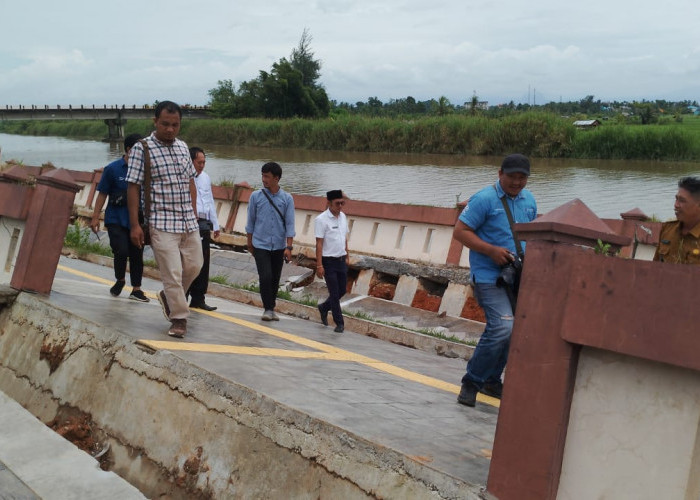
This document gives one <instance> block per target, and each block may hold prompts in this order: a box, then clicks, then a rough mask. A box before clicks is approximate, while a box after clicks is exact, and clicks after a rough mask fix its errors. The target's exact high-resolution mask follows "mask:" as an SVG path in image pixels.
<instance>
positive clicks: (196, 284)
mask: <svg viewBox="0 0 700 500" xmlns="http://www.w3.org/2000/svg"><path fill="white" fill-rule="evenodd" d="M199 236H200V238H201V239H202V257H204V263H203V264H202V270H201V271H200V272H199V275H198V276H197V277H196V278H195V279H194V281H193V282H192V284H191V285H190V289H189V290H187V295H189V296H190V297H192V302H195V303H197V302H200V303H201V302H204V296H205V295H206V293H207V288H209V257H210V254H211V250H210V249H209V244H210V243H211V231H209V230H206V231H204V230H201V229H200V230H199Z"/></svg>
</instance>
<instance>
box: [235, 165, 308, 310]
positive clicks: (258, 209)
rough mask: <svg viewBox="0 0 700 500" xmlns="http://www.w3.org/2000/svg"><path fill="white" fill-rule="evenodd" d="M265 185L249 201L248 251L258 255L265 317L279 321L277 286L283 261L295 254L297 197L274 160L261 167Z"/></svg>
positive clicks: (246, 228) (256, 259)
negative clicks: (284, 186)
mask: <svg viewBox="0 0 700 500" xmlns="http://www.w3.org/2000/svg"><path fill="white" fill-rule="evenodd" d="M260 171H261V174H262V184H263V187H262V188H260V189H259V190H257V191H254V192H253V194H251V195H250V200H249V201H248V220H247V222H246V226H245V232H246V238H247V243H248V252H250V254H251V255H253V257H254V258H255V265H256V267H257V268H258V278H259V281H260V298H261V299H262V303H263V309H264V310H265V312H264V313H263V315H262V320H263V321H279V317H278V316H277V314H276V313H275V305H276V304H277V289H278V288H279V285H280V278H281V276H282V265H283V263H284V262H285V261H286V262H289V261H290V259H291V258H292V248H293V247H292V244H293V241H294V236H295V234H296V232H295V230H294V199H293V198H292V195H291V194H289V193H287V192H286V191H285V190H284V189H282V188H281V187H280V179H281V178H282V167H280V165H279V164H278V163H275V162H274V161H271V162H268V163H265V164H264V165H263V166H262V168H261V169H260Z"/></svg>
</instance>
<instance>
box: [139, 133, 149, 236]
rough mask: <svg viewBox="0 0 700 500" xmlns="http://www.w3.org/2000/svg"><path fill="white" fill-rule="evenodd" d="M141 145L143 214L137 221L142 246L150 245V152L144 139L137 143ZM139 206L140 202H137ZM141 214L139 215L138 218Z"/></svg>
mask: <svg viewBox="0 0 700 500" xmlns="http://www.w3.org/2000/svg"><path fill="white" fill-rule="evenodd" d="M139 142H140V143H141V144H142V145H143V177H144V178H143V191H144V193H143V197H144V207H143V209H144V213H143V220H139V223H140V224H141V229H142V230H143V244H144V245H150V244H151V228H150V226H149V225H148V219H149V218H150V215H151V152H150V151H149V149H148V142H146V139H141V140H140V141H139ZM139 204H141V200H139ZM139 212H140V209H139ZM140 215H141V214H139V216H140ZM139 219H141V217H139Z"/></svg>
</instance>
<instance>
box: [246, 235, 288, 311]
mask: <svg viewBox="0 0 700 500" xmlns="http://www.w3.org/2000/svg"><path fill="white" fill-rule="evenodd" d="M253 257H255V266H256V267H257V268H258V279H259V280H260V298H261V299H262V303H263V308H264V309H265V310H266V311H274V309H275V304H276V301H277V289H278V288H279V287H280V276H282V266H283V265H284V248H283V249H282V250H262V249H260V248H254V249H253Z"/></svg>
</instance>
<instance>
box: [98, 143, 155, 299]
mask: <svg viewBox="0 0 700 500" xmlns="http://www.w3.org/2000/svg"><path fill="white" fill-rule="evenodd" d="M139 139H141V136H140V135H139V134H131V135H129V136H127V137H126V138H125V139H124V156H122V157H121V158H119V159H118V160H115V161H113V162H112V163H110V164H109V165H107V166H106V167H105V168H104V170H103V171H102V177H100V183H99V184H98V185H97V191H98V194H97V200H95V209H94V210H93V213H92V221H91V222H90V228H91V229H92V230H93V231H94V232H95V234H97V232H98V231H99V230H100V213H101V212H102V207H103V206H104V204H105V201H107V199H108V198H109V201H108V202H107V209H106V210H105V221H104V224H105V228H106V229H107V234H108V235H109V245H110V246H111V247H112V253H113V254H114V277H115V278H116V280H117V281H116V282H115V283H114V285H113V286H112V288H110V289H109V293H111V294H112V295H113V296H115V297H116V296H118V295H119V294H120V293H122V289H123V288H124V285H125V284H126V279H125V276H126V262H127V260H128V261H129V276H130V279H131V287H132V291H131V294H130V295H129V298H130V299H132V300H138V301H139V302H148V301H149V300H148V297H146V295H145V294H144V293H143V291H142V290H141V280H142V278H143V248H139V247H137V246H136V245H134V244H133V243H132V242H131V239H130V238H129V229H130V225H129V209H128V208H127V206H126V189H127V183H126V170H127V164H126V158H127V156H128V155H129V151H130V150H131V148H132V147H133V145H134V144H136V142H137V141H138V140H139Z"/></svg>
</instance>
